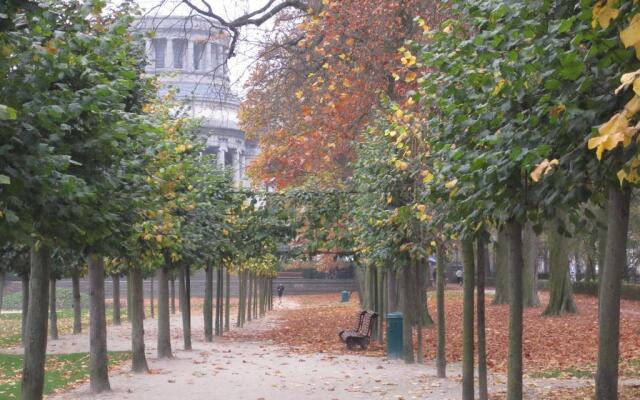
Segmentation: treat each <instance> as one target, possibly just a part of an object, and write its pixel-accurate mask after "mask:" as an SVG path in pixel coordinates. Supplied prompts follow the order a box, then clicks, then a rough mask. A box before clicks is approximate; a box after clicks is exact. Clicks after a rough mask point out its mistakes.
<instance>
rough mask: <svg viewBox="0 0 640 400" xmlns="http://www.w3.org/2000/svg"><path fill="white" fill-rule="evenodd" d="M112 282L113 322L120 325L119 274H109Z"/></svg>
mask: <svg viewBox="0 0 640 400" xmlns="http://www.w3.org/2000/svg"><path fill="white" fill-rule="evenodd" d="M111 282H112V283H113V324H114V325H120V323H121V321H120V274H119V273H115V274H113V275H111Z"/></svg>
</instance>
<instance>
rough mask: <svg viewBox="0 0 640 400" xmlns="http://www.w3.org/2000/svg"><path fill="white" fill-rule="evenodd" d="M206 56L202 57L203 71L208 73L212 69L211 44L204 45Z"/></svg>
mask: <svg viewBox="0 0 640 400" xmlns="http://www.w3.org/2000/svg"><path fill="white" fill-rule="evenodd" d="M203 51H204V54H203V55H202V68H201V69H202V70H203V71H205V72H208V71H209V70H210V69H211V64H212V63H211V43H209V42H207V43H205V45H204V50H203Z"/></svg>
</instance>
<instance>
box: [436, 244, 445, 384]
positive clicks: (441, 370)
mask: <svg viewBox="0 0 640 400" xmlns="http://www.w3.org/2000/svg"><path fill="white" fill-rule="evenodd" d="M445 263H446V259H445V249H444V246H443V245H442V244H438V247H437V255H436V303H437V307H438V343H437V349H436V367H437V369H438V378H446V377H447V355H446V351H445V345H446V340H447V336H446V328H445V310H444V287H445V277H444V274H445V269H444V266H445Z"/></svg>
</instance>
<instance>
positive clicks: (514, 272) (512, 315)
mask: <svg viewBox="0 0 640 400" xmlns="http://www.w3.org/2000/svg"><path fill="white" fill-rule="evenodd" d="M506 228H507V232H508V235H509V293H510V296H509V351H508V353H509V356H508V366H507V398H508V399H510V400H520V399H522V329H523V326H522V310H523V303H522V302H523V298H522V295H521V294H522V272H523V269H524V261H523V258H522V224H520V223H519V222H518V221H516V220H515V219H514V218H512V219H510V220H509V221H508V222H507V227H506Z"/></svg>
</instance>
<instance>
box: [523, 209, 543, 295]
mask: <svg viewBox="0 0 640 400" xmlns="http://www.w3.org/2000/svg"><path fill="white" fill-rule="evenodd" d="M522 242H523V243H522V245H523V254H522V257H523V262H524V271H523V279H524V281H523V282H522V290H523V293H522V295H523V300H522V301H523V304H524V306H525V307H539V306H540V298H539V297H538V239H537V237H536V233H535V232H534V231H533V224H532V223H531V222H527V223H526V224H525V225H524V229H523V232H522Z"/></svg>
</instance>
